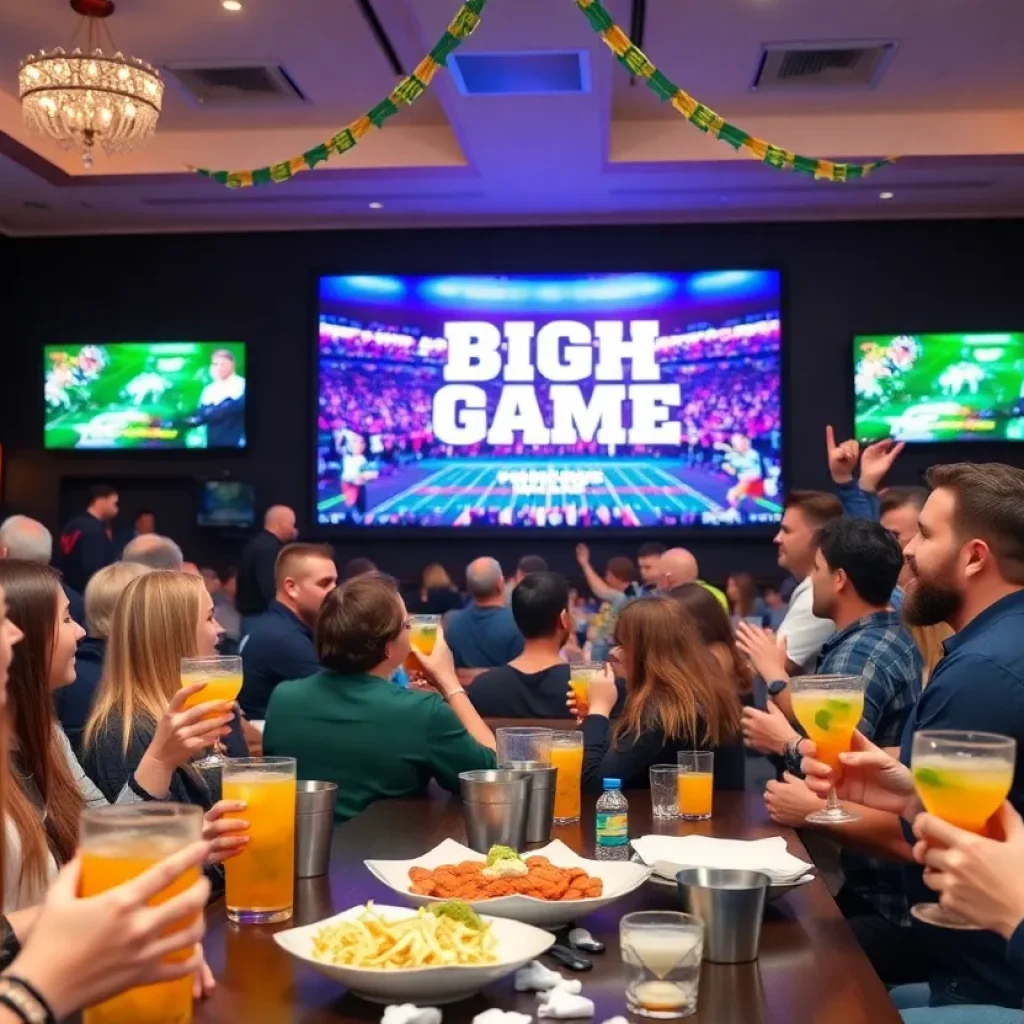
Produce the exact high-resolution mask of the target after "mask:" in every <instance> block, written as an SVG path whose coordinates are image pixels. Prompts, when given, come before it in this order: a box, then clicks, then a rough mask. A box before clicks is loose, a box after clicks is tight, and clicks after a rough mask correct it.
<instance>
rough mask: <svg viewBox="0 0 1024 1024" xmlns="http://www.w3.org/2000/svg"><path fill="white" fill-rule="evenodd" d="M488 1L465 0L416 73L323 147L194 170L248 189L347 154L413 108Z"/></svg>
mask: <svg viewBox="0 0 1024 1024" xmlns="http://www.w3.org/2000/svg"><path fill="white" fill-rule="evenodd" d="M487 3H488V0H465V3H463V5H462V6H461V7H460V8H459V10H458V12H457V13H456V15H455V17H454V18H452V20H451V22H450V23H449V25H448V28H447V29H446V30H445V33H444V35H443V36H441V38H440V39H439V40H438V41H437V45H436V46H435V47H434V48H433V49H432V50H431V51H430V53H428V54H427V56H426V57H424V58H423V60H421V61H420V62H419V64H417V65H416V68H415V69H414V71H413V73H412V74H411V75H409V76H408V77H407V78H404V79H403V80H402V81H401V82H399V83H398V85H397V86H395V88H394V89H393V90H392V91H391V93H389V94H388V95H387V96H386V97H385V98H384V99H383V100H381V101H380V103H378V104H377V105H376V106H375V107H373V108H372V109H371V110H368V111H367V112H366V113H365V114H364V115H363V116H362V117H359V118H357V119H356V120H355V121H353V122H352V123H351V124H350V125H348V126H347V127H346V128H342V129H341V131H340V132H338V133H337V134H336V135H334V136H332V137H331V138H329V139H328V140H327V141H326V142H321V143H320V145H319V146H314V147H313V148H312V149H309V150H307V151H306V152H305V153H303V154H302V155H301V156H293V157H292V158H291V159H290V160H282V161H281V162H280V163H276V164H269V165H268V166H267V167H257V168H256V169H255V170H251V171H211V170H207V169H206V168H205V167H191V168H190V170H193V171H195V172H196V173H197V174H200V175H202V176H203V177H204V178H212V179H213V180H214V181H217V182H219V183H220V184H221V185H227V187H228V188H248V187H249V186H250V185H267V184H270V183H271V182H274V183H277V182H281V181H288V179H289V178H292V177H294V176H295V175H296V174H298V173H300V172H301V171H311V170H312V169H313V168H314V167H316V165H317V164H322V163H325V162H326V161H327V160H329V159H330V158H331V156H333V155H334V154H341V153H347V152H348V151H349V150H350V149H353V148H354V147H355V146H356V144H357V143H358V142H359V141H360V139H362V138H363V136H365V135H366V134H367V133H368V132H369V130H370V129H371V128H382V127H383V126H384V122H385V121H387V119H388V118H389V117H393V116H394V115H395V114H397V113H398V111H399V108H400V107H401V106H402V105H405V106H409V107H411V106H412V105H413V103H415V102H416V100H418V99H419V98H420V97H421V96H422V95H423V94H424V92H426V90H427V87H428V86H429V85H430V82H431V80H432V79H433V77H434V75H435V74H436V73H437V70H438V68H440V67H444V66H445V65H447V63H448V58H449V56H451V54H452V53H454V51H455V50H457V49H458V48H459V47H460V46H461V45H462V43H463V42H464V41H465V40H466V39H467V38H468V37H469V36H470V35H472V34H473V30H474V29H475V28H476V27H477V25H478V24H479V23H480V15H481V12H482V11H483V9H484V8H485V7H486V6H487Z"/></svg>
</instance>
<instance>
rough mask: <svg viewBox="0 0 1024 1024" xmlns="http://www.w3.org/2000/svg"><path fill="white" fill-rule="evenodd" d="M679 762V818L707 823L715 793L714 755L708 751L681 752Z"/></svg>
mask: <svg viewBox="0 0 1024 1024" xmlns="http://www.w3.org/2000/svg"><path fill="white" fill-rule="evenodd" d="M676 759H677V760H678V762H679V782H678V785H679V816H680V817H681V818H683V819H685V820H686V821H707V820H708V818H710V817H711V802H712V798H713V794H714V791H715V755H714V752H713V751H710V750H681V751H680V752H679V754H678V755H677V758H676Z"/></svg>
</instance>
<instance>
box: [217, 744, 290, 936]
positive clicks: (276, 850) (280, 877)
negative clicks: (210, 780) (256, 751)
mask: <svg viewBox="0 0 1024 1024" xmlns="http://www.w3.org/2000/svg"><path fill="white" fill-rule="evenodd" d="M222 778H223V784H222V786H221V796H222V798H223V799H224V800H244V801H245V803H246V804H248V807H247V808H246V810H244V811H241V812H240V813H238V814H233V815H228V817H234V818H244V819H245V820H246V821H248V822H249V842H248V843H247V844H246V845H245V847H244V848H243V849H242V852H241V853H240V854H239V855H238V856H237V857H232V858H231V860H229V861H225V863H224V874H225V882H226V893H225V901H226V903H227V910H228V918H229V919H230V920H232V921H236V922H238V923H239V924H274V923H276V922H278V921H287V920H288V919H289V918H290V917H291V916H292V905H293V903H294V901H295V758H294V757H229V758H227V759H226V760H225V762H224V771H223V776H222Z"/></svg>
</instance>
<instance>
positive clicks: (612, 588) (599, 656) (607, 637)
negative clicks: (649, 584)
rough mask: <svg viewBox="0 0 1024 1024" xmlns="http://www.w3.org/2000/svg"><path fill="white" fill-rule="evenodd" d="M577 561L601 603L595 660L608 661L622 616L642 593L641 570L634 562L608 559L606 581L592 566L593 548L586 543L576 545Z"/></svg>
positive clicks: (627, 559) (594, 639)
mask: <svg viewBox="0 0 1024 1024" xmlns="http://www.w3.org/2000/svg"><path fill="white" fill-rule="evenodd" d="M576 561H577V563H578V564H579V567H580V569H581V570H582V571H583V575H584V577H585V579H586V581H587V586H588V587H589V588H590V592H591V593H592V594H593V595H594V597H596V598H597V599H598V601H600V602H601V607H600V609H599V610H598V613H597V617H596V619H595V620H594V635H593V638H592V641H591V644H592V645H591V657H592V658H593V660H594V661H606V660H607V658H608V652H609V650H610V649H611V638H612V637H613V636H614V635H615V623H616V622H618V620H619V614H620V613H621V612H622V609H623V608H625V607H626V605H627V604H628V603H629V602H630V601H631V600H632V599H633V598H635V597H639V596H640V594H641V590H640V587H639V585H638V579H637V577H638V573H637V568H636V566H635V565H634V564H633V562H632V560H631V559H629V558H624V557H622V556H621V555H619V556H616V557H614V558H609V559H608V561H607V563H606V564H605V567H604V577H603V578H602V577H601V576H598V574H597V572H596V571H595V570H594V567H593V566H592V565H591V564H590V548H588V547H587V545H586V544H577V545H576Z"/></svg>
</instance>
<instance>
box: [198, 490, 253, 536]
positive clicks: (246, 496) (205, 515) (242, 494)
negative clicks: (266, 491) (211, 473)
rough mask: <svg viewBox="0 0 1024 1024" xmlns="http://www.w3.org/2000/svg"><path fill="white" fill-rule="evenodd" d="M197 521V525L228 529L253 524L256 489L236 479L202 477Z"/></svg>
mask: <svg viewBox="0 0 1024 1024" xmlns="http://www.w3.org/2000/svg"><path fill="white" fill-rule="evenodd" d="M196 522H197V523H198V524H199V525H200V526H220V527H231V528H235V527H239V528H242V527H249V526H253V525H255V523H256V491H255V488H254V487H253V485H252V484H245V483H240V482H239V481H237V480H204V481H203V484H202V487H201V488H200V491H199V513H198V515H197V516H196Z"/></svg>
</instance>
